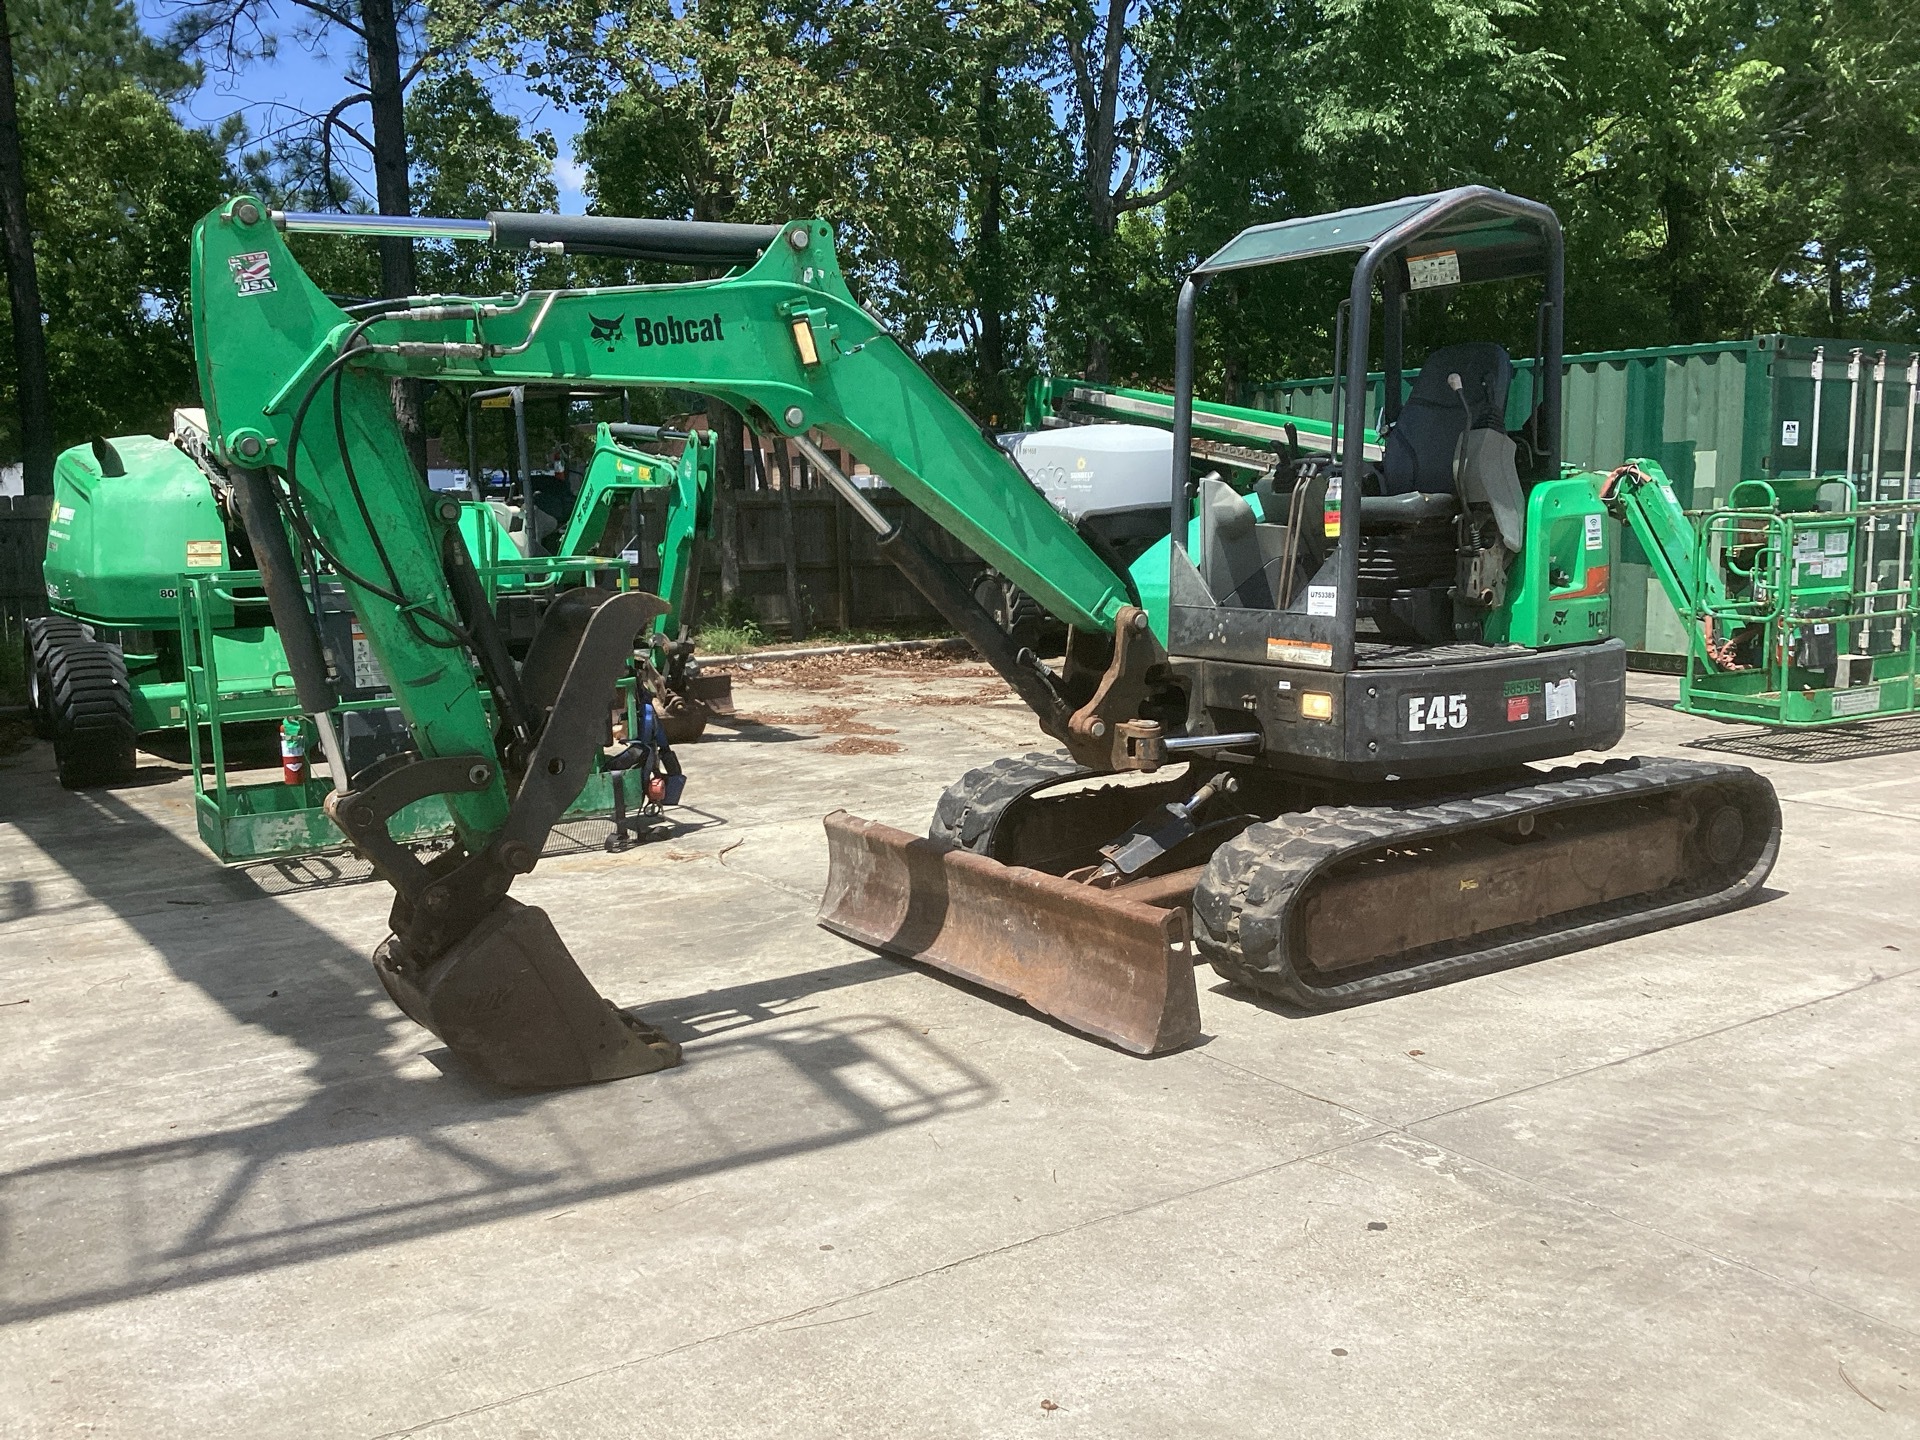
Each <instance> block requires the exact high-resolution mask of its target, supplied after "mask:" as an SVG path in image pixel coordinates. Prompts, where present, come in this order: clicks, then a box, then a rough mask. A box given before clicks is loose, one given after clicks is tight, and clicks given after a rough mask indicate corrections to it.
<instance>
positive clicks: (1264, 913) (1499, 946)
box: [1193, 759, 1780, 1010]
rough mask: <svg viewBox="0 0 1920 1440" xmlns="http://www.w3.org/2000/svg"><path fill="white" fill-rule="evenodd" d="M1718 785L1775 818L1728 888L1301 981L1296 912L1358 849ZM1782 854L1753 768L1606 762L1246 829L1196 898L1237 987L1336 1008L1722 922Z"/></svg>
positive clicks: (1774, 806) (1624, 906)
mask: <svg viewBox="0 0 1920 1440" xmlns="http://www.w3.org/2000/svg"><path fill="white" fill-rule="evenodd" d="M1712 784H1719V785H1723V786H1738V787H1740V788H1741V789H1742V790H1744V791H1745V792H1747V794H1748V796H1749V797H1750V798H1751V799H1752V800H1753V801H1754V802H1755V803H1756V804H1761V805H1762V807H1763V809H1764V810H1765V812H1766V813H1767V814H1768V815H1769V816H1770V819H1771V824H1770V826H1769V828H1768V831H1767V833H1766V835H1765V836H1764V838H1763V839H1762V840H1761V841H1760V842H1759V843H1758V845H1757V849H1756V845H1755V842H1754V841H1753V839H1752V838H1751V837H1749V838H1748V840H1747V843H1746V845H1745V847H1744V848H1743V851H1742V858H1743V859H1744V860H1745V861H1746V865H1745V868H1744V870H1740V871H1738V872H1737V873H1736V874H1735V876H1734V878H1733V879H1732V881H1731V883H1727V882H1726V881H1725V880H1722V881H1719V882H1715V883H1711V884H1706V882H1701V884H1696V885H1694V886H1692V887H1689V888H1687V889H1682V890H1681V891H1680V893H1679V894H1678V895H1677V896H1675V897H1674V898H1670V899H1667V900H1664V901H1662V900H1659V899H1657V898H1653V899H1652V903H1649V899H1637V900H1636V899H1634V898H1632V897H1628V898H1625V899H1622V900H1619V901H1615V902H1612V903H1611V904H1608V905H1604V906H1596V907H1592V908H1591V909H1589V910H1587V911H1585V912H1582V913H1583V914H1584V915H1585V916H1586V917H1587V918H1585V919H1583V920H1582V921H1581V922H1580V923H1578V924H1575V925H1572V926H1565V925H1562V924H1560V923H1557V922H1556V921H1555V920H1554V919H1552V918H1549V919H1546V920H1543V921H1540V922H1538V923H1536V924H1533V925H1529V926H1524V927H1518V926H1516V927H1509V930H1508V931H1506V932H1496V933H1495V934H1493V935H1490V936H1489V937H1488V938H1489V939H1490V940H1491V941H1492V943H1491V944H1489V945H1487V946H1486V947H1484V948H1481V949H1476V950H1470V951H1467V952H1465V953H1456V954H1451V955H1444V956H1441V957H1438V958H1433V959H1428V960H1425V961H1417V962H1416V963H1413V964H1411V965H1408V966H1406V967H1405V968H1402V969H1397V970H1389V971H1386V972H1384V973H1381V974H1375V975H1368V976H1363V977H1358V978H1355V979H1352V980H1346V981H1330V982H1327V983H1322V984H1313V983H1309V982H1307V981H1305V980H1303V979H1301V977H1300V975H1299V974H1298V972H1297V971H1296V970H1295V968H1294V964H1293V961H1292V959H1291V957H1290V956H1289V955H1288V953H1287V952H1288V946H1289V943H1290V937H1291V935H1292V931H1293V928H1294V927H1293V920H1294V913H1293V912H1294V909H1295V906H1296V905H1297V904H1298V902H1299V900H1300V899H1301V897H1302V896H1303V895H1304V893H1305V892H1306V889H1307V887H1308V885H1309V884H1310V882H1311V881H1312V880H1313V879H1314V878H1315V877H1316V876H1318V875H1319V874H1320V873H1322V872H1323V871H1325V870H1326V869H1327V868H1328V867H1330V866H1332V865H1334V864H1336V863H1337V862H1339V861H1340V860H1341V859H1343V858H1345V857H1346V856H1347V855H1348V854H1350V853H1352V852H1354V851H1356V850H1361V851H1364V850H1371V849H1374V848H1376V847H1379V846H1381V845H1387V844H1392V845H1410V844H1417V843H1424V842H1428V841H1432V840H1436V839H1440V838H1442V837H1444V836H1445V835H1446V834H1447V833H1448V832H1449V831H1452V830H1456V829H1461V828H1466V827H1475V828H1477V827H1479V826H1481V825H1484V824H1487V823H1489V822H1496V821H1501V820H1512V819H1518V818H1519V817H1521V816H1523V815H1527V814H1530V813H1531V814H1536V815H1537V814H1541V813H1545V812H1548V811H1553V810H1557V809H1561V808H1565V807H1569V806H1581V805H1585V804H1590V803H1594V802H1605V801H1622V800H1630V799H1632V798H1634V797H1636V796H1647V797H1654V796H1659V795H1666V794H1671V793H1673V792H1675V791H1677V790H1684V789H1689V788H1693V787H1696V786H1702V785H1712ZM1760 790H1764V792H1765V795H1764V802H1762V801H1760V799H1759V791H1760ZM1779 845H1780V809H1779V803H1778V801H1777V800H1776V799H1774V796H1773V790H1772V787H1771V786H1770V785H1768V784H1767V782H1766V781H1765V780H1764V779H1762V778H1761V777H1759V776H1758V775H1756V774H1755V773H1754V772H1753V771H1751V770H1748V769H1747V768H1745V767H1744V766H1738V765H1716V764H1711V763H1706V762H1700V761H1688V760H1665V759H1632V760H1623V761H1605V762H1602V763H1600V764H1596V765H1582V766H1575V767H1570V768H1567V769H1562V770H1555V771H1550V772H1546V773H1545V774H1543V776H1542V778H1541V783H1539V784H1537V785H1526V786H1522V787H1518V788H1515V789H1512V790H1503V791H1496V792H1493V793H1490V794H1481V795H1472V796H1466V797H1462V798H1458V799H1451V800H1444V801H1440V802H1437V803H1434V804H1430V805H1423V806H1411V807H1406V808H1399V807H1391V806H1338V807H1323V808H1320V809H1316V810H1311V811H1306V812H1304V813H1298V814H1287V815H1282V816H1280V817H1279V818H1278V819H1276V820H1273V821H1271V822H1267V823H1263V824H1258V825H1254V826H1251V827H1249V828H1248V829H1247V830H1246V831H1244V832H1243V833H1242V834H1241V835H1239V836H1238V837H1237V838H1235V839H1233V840H1230V841H1228V842H1227V843H1226V844H1225V845H1223V846H1221V847H1220V849H1219V850H1217V851H1215V852H1214V855H1213V858H1212V860H1211V861H1210V862H1209V863H1208V865H1207V869H1206V872H1205V874H1204V876H1203V877H1202V879H1201V882H1200V885H1199V886H1198V888H1196V889H1195V891H1194V896H1193V920H1194V939H1195V940H1196V942H1197V943H1198V945H1199V949H1200V952H1201V954H1202V955H1203V956H1205V958H1206V959H1207V961H1208V962H1209V963H1210V964H1212V966H1213V968H1214V969H1215V970H1216V971H1218V972H1219V973H1220V974H1221V975H1222V976H1224V977H1225V978H1227V979H1228V980H1231V981H1233V982H1235V983H1236V984H1240V985H1245V986H1247V987H1248V988H1249V989H1253V990H1257V991H1260V992H1261V993H1263V994H1267V995H1272V996H1275V997H1276V998H1279V999H1283V1000H1287V1001H1289V1002H1291V1003H1293V1004H1295V1005H1299V1006H1301V1007H1303V1008H1306V1009H1310V1010H1328V1009H1334V1008H1337V1007H1340V1006H1345V1005H1354V1004H1359V1003H1361V1002H1363V1001H1368V1000H1377V999H1382V998H1385V997H1386V996H1389V995H1398V994H1402V993H1404V992H1406V991H1409V990H1417V989H1422V988H1424V987H1426V986H1429V985H1437V984H1440V983H1443V982H1445V981H1449V980H1457V979H1464V978H1466V977H1467V976H1469V975H1478V974H1484V973H1486V972H1488V971H1493V970H1503V969H1506V968H1508V967H1510V966H1514V965H1521V964H1525V963H1527V962H1529V961H1532V960H1539V959H1544V958H1546V957H1547V956H1549V955H1554V954H1559V953H1562V952H1564V951H1567V950H1575V949H1582V948H1585V947H1587V946H1590V945H1597V944H1601V943H1603V942H1605V941H1609V940H1617V939H1621V938H1624V937H1626V936H1629V935H1637V934H1643V933H1645V932H1647V931H1650V930H1659V929H1664V928H1666V927H1668V926H1670V925H1679V924H1684V923H1686V922H1688V921H1691V920H1697V919H1703V918H1705V917H1707V916H1709V915H1715V914H1719V913H1720V912H1722V911H1725V910H1729V909H1732V908H1733V907H1734V906H1736V905H1739V904H1741V903H1742V902H1743V901H1745V900H1747V899H1748V898H1750V897H1751V896H1752V894H1753V892H1754V891H1756V890H1757V889H1758V888H1759V887H1760V884H1761V882H1763V881H1764V880H1765V879H1766V877H1767V873H1768V872H1769V871H1770V870H1771V869H1772V868H1773V862H1774V859H1775V857H1776V856H1777V854H1778V852H1779ZM1740 863H1741V862H1740V860H1736V861H1735V862H1734V864H1735V865H1736V866H1737V865H1739V864H1740ZM1716 873H1719V874H1722V875H1724V874H1725V871H1724V870H1723V871H1719V872H1716ZM1702 885H1705V888H1704V891H1703V892H1702V893H1690V890H1691V891H1701V890H1702ZM1661 893H1662V894H1668V895H1672V893H1673V892H1672V891H1666V892H1661ZM1650 898H1652V897H1650ZM1416 953H1417V952H1416Z"/></svg>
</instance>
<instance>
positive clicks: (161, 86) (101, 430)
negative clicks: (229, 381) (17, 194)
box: [0, 0, 228, 458]
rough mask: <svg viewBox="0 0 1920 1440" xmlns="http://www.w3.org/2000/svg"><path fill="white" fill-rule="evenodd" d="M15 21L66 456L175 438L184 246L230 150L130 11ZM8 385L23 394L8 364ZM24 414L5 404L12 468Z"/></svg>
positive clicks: (18, 4) (2, 447) (77, 10)
mask: <svg viewBox="0 0 1920 1440" xmlns="http://www.w3.org/2000/svg"><path fill="white" fill-rule="evenodd" d="M9 11H10V15H11V18H12V20H13V23H14V25H15V27H16V28H15V33H14V36H13V47H14V60H15V64H16V66H17V68H18V70H19V96H20V123H21V132H22V136H23V139H24V146H25V151H26V154H25V161H26V172H27V188H28V197H27V205H28V213H29V215H30V216H31V217H32V220H33V228H34V241H35V250H34V254H35V261H36V264H37V266H38V270H39V278H40V293H41V301H42V304H43V306H44V307H45V311H46V318H47V344H48V368H49V371H50V377H51V384H52V392H53V415H54V429H55V438H56V443H57V444H59V445H61V446H66V445H71V444H74V443H76V442H78V441H81V440H84V439H86V438H87V437H89V436H92V435H100V434H125V433H128V432H129V431H135V430H146V429H159V430H164V429H165V427H166V423H167V415H168V411H169V410H170V408H171V407H172V406H174V405H177V404H180V403H182V402H183V401H184V400H187V399H189V398H190V397H191V396H192V394H193V389H194V385H193V374H192V369H193V367H192V355H191V348H190V343H189V320H188V315H187V304H186V300H187V296H186V276H187V244H188V239H189V236H190V233H191V231H192V227H193V222H194V221H195V220H196V219H198V218H199V216H200V215H201V214H203V213H204V212H205V211H206V210H208V209H209V208H210V207H212V206H213V205H215V204H217V203H218V202H219V200H220V198H221V196H222V194H223V193H224V191H225V189H226V186H227V179H228V177H227V169H226V165H225V162H224V160H223V158H222V145H221V142H220V139H219V137H216V136H213V135H209V134H207V133H205V132H202V131H197V130H193V129H190V128H188V127H186V126H184V125H182V124H181V123H180V121H179V120H178V119H177V118H176V117H175V115H174V113H173V111H172V110H171V108H170V107H169V102H170V101H171V100H173V99H175V98H176V97H178V96H180V95H183V94H185V93H186V92H187V91H189V90H191V89H192V88H193V86H194V85H195V84H196V83H197V80H198V76H197V74H196V73H195V72H194V70H193V69H192V68H191V67H189V66H187V65H185V64H184V63H182V62H181V60H180V58H179V57H178V55H177V54H175V53H174V52H173V51H171V50H169V49H167V48H166V47H164V46H160V45H156V44H154V43H152V42H151V41H149V40H148V39H146V38H145V37H144V36H143V35H142V34H141V33H140V29H139V25H138V21H137V16H136V12H135V10H134V7H133V6H132V4H130V3H127V0H14V3H13V4H12V5H11V6H10V7H9ZM7 323H9V324H10V323H11V317H10V316H9V317H8V320H7ZM4 384H5V387H6V389H7V391H8V392H11V390H12V387H13V384H14V377H13V375H12V373H11V367H9V369H8V373H7V374H6V376H5V377H4ZM13 417H14V409H13V405H12V397H11V393H8V394H7V395H6V396H4V397H0V425H3V426H5V427H6V428H5V429H4V431H0V453H4V454H5V455H7V456H8V457H9V458H11V457H12V456H14V455H15V454H17V453H18V436H17V435H15V434H14V433H13V426H14V423H15V422H14V418H13Z"/></svg>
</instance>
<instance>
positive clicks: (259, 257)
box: [227, 250, 280, 295]
mask: <svg viewBox="0 0 1920 1440" xmlns="http://www.w3.org/2000/svg"><path fill="white" fill-rule="evenodd" d="M227 268H228V269H229V270H231V271H232V272H233V288H234V289H235V290H236V291H238V292H239V293H240V294H242V295H265V294H266V293H267V292H268V291H270V290H277V289H279V288H280V287H279V286H277V285H275V284H274V283H273V260H272V259H271V257H269V256H268V254H267V252H266V251H264V250H252V251H249V252H248V253H247V254H245V255H229V256H228V257H227Z"/></svg>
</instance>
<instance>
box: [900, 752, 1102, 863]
mask: <svg viewBox="0 0 1920 1440" xmlns="http://www.w3.org/2000/svg"><path fill="white" fill-rule="evenodd" d="M1091 774H1093V771H1091V770H1089V769H1088V768H1087V767H1086V766H1084V765H1079V764H1076V763H1074V761H1072V760H1070V759H1068V758H1067V752H1066V751H1064V750H1056V751H1054V752H1053V753H1052V754H1050V755H1049V754H1044V753H1042V752H1040V751H1037V750H1036V751H1033V752H1032V753H1030V754H1026V755H1009V756H1007V757H1006V758H1005V759H1001V760H996V761H994V762H993V763H992V764H991V765H982V766H981V767H980V768H979V769H977V770H969V771H968V772H967V773H966V774H964V775H962V776H961V777H960V778H959V779H958V780H956V781H954V782H953V784H951V785H949V786H948V787H947V788H946V791H945V793H943V794H942V795H941V796H940V803H939V804H938V805H936V806H935V807H934V811H933V820H932V821H931V822H930V823H929V824H928V826H927V838H928V839H930V840H943V841H945V842H946V843H947V844H949V845H957V846H959V847H960V848H961V849H962V850H971V851H973V852H974V853H975V854H976V855H990V854H992V853H993V852H992V849H991V847H992V845H993V833H994V830H995V829H996V828H997V827H998V826H999V824H1000V819H1001V817H1002V816H1003V815H1005V814H1006V813H1007V811H1009V810H1011V809H1012V808H1013V807H1014V805H1015V804H1016V803H1018V802H1019V801H1021V800H1024V799H1025V798H1026V797H1027V796H1029V795H1031V794H1032V793H1033V792H1034V791H1036V790H1042V789H1045V788H1046V787H1047V786H1049V785H1058V784H1062V783H1064V782H1065V781H1068V780H1076V779H1079V778H1080V777H1082V776H1086V775H1091Z"/></svg>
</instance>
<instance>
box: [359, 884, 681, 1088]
mask: <svg viewBox="0 0 1920 1440" xmlns="http://www.w3.org/2000/svg"><path fill="white" fill-rule="evenodd" d="M373 964H374V968H375V970H377V971H378V972H379V975H380V981H381V983H382V984H383V985H385V986H386V987H387V994H389V995H390V996H392V997H393V1003H394V1004H396V1005H398V1006H399V1007H400V1008H401V1009H402V1010H404V1011H406V1013H407V1014H408V1016H410V1017H411V1018H412V1019H413V1020H415V1021H416V1022H418V1023H419V1024H421V1025H424V1026H426V1027H427V1029H429V1030H431V1031H432V1032H433V1033H434V1034H435V1035H438V1036H439V1037H440V1038H441V1040H443V1041H444V1042H445V1043H446V1046H447V1048H448V1049H449V1050H451V1051H452V1052H453V1053H454V1054H455V1055H457V1056H458V1057H459V1058H460V1059H461V1060H463V1061H464V1062H465V1063H466V1064H468V1065H469V1066H471V1067H472V1068H473V1069H474V1070H476V1071H478V1072H479V1073H480V1074H481V1075H482V1076H483V1077H485V1078H486V1079H488V1080H492V1081H493V1082H495V1083H496V1084H499V1085H505V1086H509V1087H511V1088H513V1089H516V1090H542V1089H548V1088H552V1087H555V1086H560V1085H585V1084H588V1083H590V1082H592V1081H596V1080H619V1079H623V1078H625V1077H626V1076H629V1075H645V1074H647V1073H648V1072H650V1071H654V1070H665V1069H667V1068H668V1067H670V1066H673V1065H678V1064H679V1063H680V1047H679V1046H678V1045H676V1044H674V1043H673V1042H672V1041H670V1040H668V1039H667V1038H666V1037H665V1036H664V1035H662V1034H661V1033H660V1032H659V1031H657V1030H655V1029H653V1028H652V1027H650V1026H647V1025H644V1024H642V1023H641V1022H640V1021H638V1020H636V1019H634V1018H633V1017H632V1016H631V1015H628V1014H626V1013H625V1012H624V1011H622V1010H618V1009H616V1008H615V1007H614V1005H613V1002H612V1001H610V1000H607V999H605V998H604V997H602V996H601V994H600V992H599V991H597V990H595V989H594V988H593V982H592V981H590V980H588V979H587V977H586V976H585V975H583V974H581V973H580V967H579V965H578V964H576V963H575V962H574V958H573V956H572V955H571V954H569V953H568V951H567V947H566V945H565V944H563V943H562V942H561V939H560V936H559V934H558V933H557V932H555V930H554V928H553V922H551V921H550V920H548V919H547V916H546V912H545V911H544V910H540V909H537V908H535V907H534V906H531V905H522V904H521V903H520V902H519V901H517V900H513V899H510V898H503V899H501V900H500V902H499V903H498V904H496V905H495V906H494V907H493V909H492V910H490V911H488V912H487V914H486V916H485V917H484V918H483V919H482V920H481V921H480V923H479V924H478V925H476V926H474V927H473V929H472V930H471V931H469V932H468V934H467V935H466V937H465V938H464V939H462V940H459V941H457V942H456V943H455V944H454V945H453V946H452V947H451V948H450V949H448V950H447V951H446V952H445V953H444V954H442V955H440V956H438V957H437V958H436V959H435V960H433V962H432V963H431V964H429V965H427V966H425V967H418V966H416V965H414V964H413V963H412V962H411V961H409V960H407V959H405V958H404V957H403V955H402V954H401V953H400V952H399V950H398V947H396V946H395V944H394V941H393V940H392V939H391V938H389V939H388V940H387V941H386V942H385V943H384V944H382V945H381V946H380V948H379V949H378V950H377V951H375V952H374V957H373Z"/></svg>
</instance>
